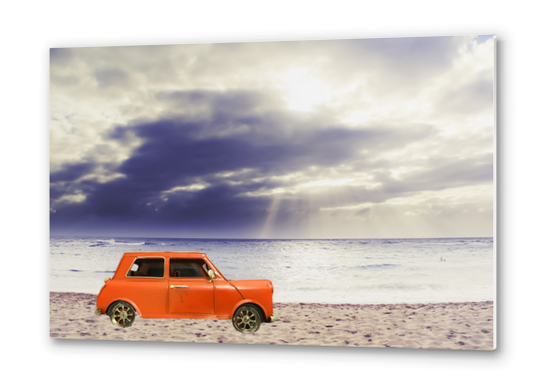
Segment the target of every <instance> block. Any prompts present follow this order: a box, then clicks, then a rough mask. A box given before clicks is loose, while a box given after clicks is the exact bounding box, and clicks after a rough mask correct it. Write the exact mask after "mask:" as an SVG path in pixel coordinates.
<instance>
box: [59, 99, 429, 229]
mask: <svg viewBox="0 0 542 384" xmlns="http://www.w3.org/2000/svg"><path fill="white" fill-rule="evenodd" d="M160 97H162V98H168V99H171V100H175V101H176V102H181V103H183V104H189V105H200V104H201V105H205V106H207V109H208V113H205V114H203V115H198V116H197V118H190V117H176V118H169V119H164V120H159V121H155V122H150V123H139V124H137V123H136V124H133V125H129V126H124V127H117V128H116V129H115V130H113V131H112V132H111V133H110V134H109V136H108V138H109V140H110V141H111V140H114V141H117V142H119V143H123V142H124V143H125V142H127V141H128V140H129V137H131V136H134V135H135V136H136V137H137V138H138V139H139V140H142V144H141V145H140V146H139V147H138V148H136V150H135V151H134V152H133V153H132V155H131V156H130V157H129V158H128V159H126V160H125V161H124V162H122V163H121V164H120V165H119V166H118V168H117V169H116V170H115V171H116V172H118V173H120V174H122V175H123V176H124V177H122V178H118V179H114V180H111V181H109V182H105V183H101V182H99V181H97V180H95V179H91V178H87V179H84V180H82V181H80V182H78V183H77V185H76V186H73V185H72V186H68V185H66V184H61V183H58V182H62V181H75V180H77V179H79V178H81V177H82V176H84V175H85V174H87V173H91V172H92V170H93V166H92V164H89V163H83V164H73V165H70V166H68V167H65V168H64V169H62V170H61V171H58V172H55V173H54V174H52V175H51V182H52V183H53V186H52V189H51V197H52V198H54V197H58V196H59V195H61V193H60V189H62V188H66V191H68V190H69V189H70V188H71V190H72V191H73V190H78V191H81V192H82V193H83V194H84V195H85V196H86V199H85V200H84V201H82V202H78V203H70V204H65V205H61V206H59V207H58V208H56V213H55V214H54V215H53V220H52V224H53V225H54V224H55V222H63V221H64V222H65V220H69V218H70V217H71V218H78V217H79V218H81V217H90V216H91V217H93V218H111V217H114V218H121V219H126V220H138V219H140V220H155V221H167V222H177V223H192V224H193V223H195V222H198V223H200V224H201V225H203V223H204V222H205V223H207V225H211V226H213V225H220V224H221V223H222V224H224V225H226V222H228V223H230V224H231V223H238V224H239V225H241V224H243V225H252V224H254V222H255V221H258V220H263V218H265V216H266V215H267V209H268V208H269V204H270V201H271V198H272V197H271V196H269V195H267V196H257V194H256V195H250V194H251V193H255V192H256V193H257V192H259V191H268V190H270V189H273V188H278V187H282V186H284V183H285V182H279V181H277V180H274V181H271V180H273V179H272V176H281V175H286V174H291V173H293V172H298V171H303V170H306V169H308V168H309V167H317V168H318V169H322V170H324V171H325V170H326V169H327V168H329V167H334V166H339V165H341V164H348V163H350V162H351V161H353V160H354V159H355V160H357V161H361V162H364V160H363V159H366V160H365V163H366V167H367V168H370V167H371V165H370V161H369V160H368V159H367V156H369V154H370V153H372V151H375V150H383V149H387V150H389V149H393V148H396V147H401V146H404V145H405V144H407V143H409V142H413V141H416V140H419V139H421V138H424V137H427V136H428V135H431V134H433V132H432V129H431V128H430V127H428V126H421V127H409V128H408V129H397V128H395V129H394V128H390V127H377V128H360V129H349V128H346V127H343V126H323V125H322V123H321V122H319V121H318V120H317V119H316V118H315V119H313V120H310V119H309V120H307V119H306V118H301V117H296V115H293V114H291V113H285V112H281V111H276V112H275V113H270V111H269V108H271V107H270V106H269V105H267V104H266V102H267V99H266V98H265V97H263V96H261V95H258V94H255V93H253V92H242V91H235V92H229V93H224V92H214V93H213V92H203V91H194V92H176V93H173V94H169V95H166V94H162V95H160ZM292 125H297V126H298V127H300V128H299V129H296V130H290V129H288V128H287V127H290V126H292ZM227 127H233V128H232V130H230V131H228V129H225V128H227ZM235 127H243V128H242V129H236V128H235ZM285 127H286V128H285ZM224 132H229V133H228V134H226V135H224ZM362 151H364V152H365V154H362ZM243 170H250V171H248V172H240V171H243ZM225 172H230V173H231V172H233V173H235V174H234V176H229V177H228V176H226V177H221V176H220V175H219V174H220V173H225ZM255 179H258V180H259V181H258V182H255V181H254V180H255ZM55 183H56V184H55ZM194 183H199V184H201V183H203V184H204V185H205V186H206V188H204V189H201V190H177V191H173V192H171V193H168V194H166V195H164V192H165V191H168V190H171V189H173V188H178V187H185V186H190V185H191V184H194ZM290 183H291V181H290ZM289 199H290V200H292V201H294V202H288V201H285V202H284V203H283V204H282V207H283V210H284V209H286V210H287V209H289V208H291V209H293V207H294V206H295V204H296V203H295V199H294V198H293V197H292V196H289V195H288V194H285V200H289ZM294 211H295V210H294ZM230 224H227V225H230Z"/></svg>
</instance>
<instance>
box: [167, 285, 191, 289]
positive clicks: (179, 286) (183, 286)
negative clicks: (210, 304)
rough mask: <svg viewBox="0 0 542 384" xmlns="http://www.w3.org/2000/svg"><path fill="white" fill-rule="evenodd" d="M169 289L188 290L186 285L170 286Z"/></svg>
mask: <svg viewBox="0 0 542 384" xmlns="http://www.w3.org/2000/svg"><path fill="white" fill-rule="evenodd" d="M169 287H170V288H188V285H170V286H169Z"/></svg>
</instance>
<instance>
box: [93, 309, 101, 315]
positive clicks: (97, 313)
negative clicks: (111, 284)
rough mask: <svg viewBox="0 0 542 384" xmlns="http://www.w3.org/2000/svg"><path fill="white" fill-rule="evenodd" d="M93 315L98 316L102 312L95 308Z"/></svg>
mask: <svg viewBox="0 0 542 384" xmlns="http://www.w3.org/2000/svg"><path fill="white" fill-rule="evenodd" d="M94 314H95V315H96V316H100V315H101V314H102V312H101V311H100V310H99V309H98V308H96V310H95V311H94Z"/></svg>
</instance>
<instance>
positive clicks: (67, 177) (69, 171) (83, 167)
mask: <svg viewBox="0 0 542 384" xmlns="http://www.w3.org/2000/svg"><path fill="white" fill-rule="evenodd" d="M94 167H95V164H92V163H78V164H68V165H64V167H63V168H62V169H61V170H59V171H56V172H52V173H51V175H50V181H51V183H56V182H58V181H74V180H77V179H79V178H80V177H82V176H84V175H86V174H88V173H90V172H91V171H92V170H93V169H94Z"/></svg>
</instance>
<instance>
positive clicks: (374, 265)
mask: <svg viewBox="0 0 542 384" xmlns="http://www.w3.org/2000/svg"><path fill="white" fill-rule="evenodd" d="M398 266H399V264H369V265H356V266H355V267H350V268H349V269H378V268H393V267H398Z"/></svg>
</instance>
